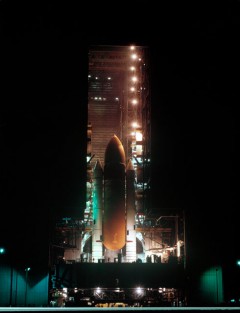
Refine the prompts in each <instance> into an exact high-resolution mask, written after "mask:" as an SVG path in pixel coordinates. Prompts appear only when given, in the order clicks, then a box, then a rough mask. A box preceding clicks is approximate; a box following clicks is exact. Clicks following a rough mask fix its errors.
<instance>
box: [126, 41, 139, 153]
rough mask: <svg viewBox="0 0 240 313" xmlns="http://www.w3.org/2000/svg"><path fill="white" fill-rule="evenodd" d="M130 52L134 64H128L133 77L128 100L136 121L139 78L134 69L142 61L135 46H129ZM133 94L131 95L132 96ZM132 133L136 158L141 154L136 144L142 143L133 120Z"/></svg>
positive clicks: (137, 124) (133, 150)
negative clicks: (133, 109)
mask: <svg viewBox="0 0 240 313" xmlns="http://www.w3.org/2000/svg"><path fill="white" fill-rule="evenodd" d="M130 50H131V52H132V53H131V55H130V58H131V60H132V62H134V63H133V64H130V67H129V69H130V71H131V72H132V73H133V76H131V79H130V86H129V90H130V92H131V93H130V99H129V103H130V104H131V105H132V106H133V107H135V110H136V111H135V117H134V118H135V119H137V107H136V106H137V105H138V103H139V99H138V98H137V97H136V93H137V83H138V81H139V78H138V77H137V75H136V71H137V70H136V69H137V64H136V62H137V61H141V60H142V59H141V58H139V57H138V55H137V53H136V52H135V50H136V47H135V46H130ZM132 93H133V95H132ZM131 126H132V128H133V131H132V132H131V136H132V139H133V145H132V153H133V156H135V157H136V156H138V155H141V154H142V144H137V143H138V142H141V141H142V132H141V130H140V129H139V128H140V125H139V123H138V122H137V121H136V120H135V121H133V122H132V124H131Z"/></svg>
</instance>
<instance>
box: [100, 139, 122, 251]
mask: <svg viewBox="0 0 240 313" xmlns="http://www.w3.org/2000/svg"><path fill="white" fill-rule="evenodd" d="M125 243H126V217H125V152H124V148H123V145H122V143H121V141H120V140H119V139H118V137H117V136H116V135H114V136H113V137H112V138H111V140H110V141H109V143H108V145H107V148H106V151H105V165H104V216H103V244H104V246H105V248H107V249H109V250H113V251H115V250H119V249H121V248H123V246H124V245H125Z"/></svg>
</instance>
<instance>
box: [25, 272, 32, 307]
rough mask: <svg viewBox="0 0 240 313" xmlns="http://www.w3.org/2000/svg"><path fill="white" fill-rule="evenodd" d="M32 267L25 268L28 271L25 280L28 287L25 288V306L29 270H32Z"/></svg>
mask: <svg viewBox="0 0 240 313" xmlns="http://www.w3.org/2000/svg"><path fill="white" fill-rule="evenodd" d="M30 269H31V268H30V267H27V268H25V272H26V277H25V282H26V288H25V306H27V287H28V272H29V271H30Z"/></svg>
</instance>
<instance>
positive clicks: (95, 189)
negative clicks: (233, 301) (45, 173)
mask: <svg viewBox="0 0 240 313" xmlns="http://www.w3.org/2000/svg"><path fill="white" fill-rule="evenodd" d="M88 57H89V71H88V124H87V130H86V133H87V134H86V135H87V147H86V169H87V173H86V191H87V192H86V208H85V211H84V217H83V219H75V218H72V217H71V216H67V217H65V218H63V219H61V220H59V221H58V222H57V224H56V232H55V238H54V243H53V244H52V247H55V248H54V249H53V252H52V254H51V255H52V259H51V263H52V264H53V265H54V266H53V273H54V274H53V275H52V289H53V290H55V289H56V288H57V289H59V290H62V292H63V288H70V290H71V291H73V289H74V288H75V287H76V288H77V289H76V293H79V292H80V293H81V292H82V298H84V297H87V298H88V297H90V298H91V297H94V299H95V302H96V300H97V299H98V300H99V301H97V302H98V303H104V301H105V300H106V298H108V299H110V298H111V299H113V298H114V297H115V296H117V295H118V296H119V295H120V293H117V292H118V289H116V288H123V289H121V290H122V291H121V295H122V296H123V297H124V298H125V301H126V299H127V298H128V299H129V301H128V302H129V303H132V300H133V299H135V298H136V297H137V298H138V299H142V300H143V299H145V300H146V299H147V298H149V300H148V301H152V300H151V299H150V298H151V296H150V294H152V297H153V295H154V294H155V295H157V296H156V297H155V302H157V301H160V302H161V301H163V302H164V301H165V300H166V299H168V300H167V303H170V302H171V303H173V302H177V303H179V301H180V300H179V299H180V298H181V301H182V300H183V298H184V295H183V293H182V290H183V288H182V286H183V284H184V275H183V273H184V266H185V260H186V244H185V218H184V214H183V211H182V210H179V209H162V208H160V209H159V210H152V209H151V171H152V169H151V92H150V79H151V77H150V62H149V57H150V52H149V49H148V47H144V46H91V47H90V48H89V56H88ZM106 151H108V153H107V152H106ZM109 151H110V152H109ZM116 151H117V152H116ZM111 153H113V158H112V156H111ZM108 154H110V159H111V158H112V160H113V162H114V157H115V158H117V159H118V158H119V159H120V163H121V162H122V163H125V164H124V170H123V171H125V179H126V180H124V182H123V185H124V188H125V189H124V190H125V194H124V201H125V226H124V227H125V238H124V240H125V244H123V245H122V246H121V247H120V246H117V248H116V249H115V250H114V249H112V250H113V251H112V250H111V247H110V249H109V248H108V247H109V245H107V243H106V229H107V228H108V226H107V227H105V235H104V233H103V229H102V225H103V224H104V223H103V220H104V217H105V220H106V211H107V207H111V198H113V197H114V196H113V195H115V196H116V195H118V192H117V191H116V192H115V191H114V192H115V193H114V192H112V190H111V188H110V194H111V196H110V200H109V195H108V194H107V192H106V187H105V185H107V183H106V182H105V180H106V176H107V175H106V172H107V167H106V166H107V164H106V163H107V161H106V159H108V160H109V157H108V156H106V155H108ZM112 160H111V162H112ZM111 162H110V163H111ZM108 173H109V171H108ZM127 173H128V174H127ZM108 175H109V174H108ZM110 176H111V170H110ZM99 177H100V178H99ZM115 178H116V177H115ZM115 178H114V179H115ZM118 180H119V178H117V179H115V182H111V184H112V185H114V184H115V185H116V182H117V186H118V187H117V188H121V186H123V185H121V184H120V185H119V184H118ZM103 181H104V183H103ZM108 184H109V181H108ZM111 184H110V185H111ZM112 185H111V186H112ZM103 186H104V188H103ZM102 188H103V189H102ZM133 193H134V196H133ZM129 195H130V196H129ZM116 197H117V199H118V200H119V197H118V196H116ZM99 198H100V200H99ZM102 198H103V199H102ZM96 199H97V200H96ZM106 199H108V200H109V201H110V202H109V204H108V206H107V205H106ZM129 199H130V200H129ZM96 201H97V203H96ZM121 201H122V200H121ZM128 201H130V202H128ZM114 205H115V206H116V203H115V204H114ZM114 205H113V206H114ZM133 212H134V214H133ZM156 212H158V213H156ZM112 222H113V219H112V220H111V219H110V223H109V228H110V227H111V223H112ZM104 236H105V238H104ZM104 240H105V241H104ZM143 264H144V265H145V267H144V268H143V267H141V266H142V265H143ZM120 265H121V266H123V265H124V266H125V267H124V273H129V275H127V276H126V274H123V273H122V272H121V271H122V269H121V267H119V266H120ZM94 266H95V267H96V266H97V267H98V270H97V272H96V268H95V267H94ZM106 266H107V267H106ZM139 266H140V267H141V268H139ZM80 267H81V270H80ZM100 267H101V268H100ZM153 267H154V268H153ZM106 268H107V269H106ZM136 270H138V273H136ZM101 271H103V272H105V273H107V272H108V271H109V273H108V275H110V276H111V275H112V274H113V273H114V274H113V277H109V278H111V279H114V280H113V281H111V279H110V280H108V279H106V277H103V276H101V275H100V274H99V273H100V272H101ZM163 272H164V273H165V274H164V275H163ZM87 273H88V274H87ZM93 273H95V274H93ZM121 273H122V279H121V280H120V282H121V285H118V284H117V285H116V282H115V281H118V280H119V276H121ZM79 275H80V276H81V279H80V278H79ZM172 276H173V277H174V279H173V278H172ZM130 277H131V278H132V280H131V279H130ZM123 280H124V281H123ZM139 281H140V282H142V287H141V286H140V287H139V288H140V289H139V290H140V291H141V292H140V291H139V293H137V294H136V292H135V291H133V290H135V289H134V288H135V287H133V284H136V283H137V282H139ZM96 282H99V284H100V285H102V288H103V287H104V282H106V286H105V287H104V288H105V289H104V292H103V289H101V292H100V291H99V292H97V291H96V290H97V289H96V286H95V284H96ZM144 282H145V283H144ZM144 286H145V287H144ZM129 288H130V289H129ZM131 288H133V289H131ZM141 288H143V289H141ZM111 290H112V292H111ZM131 290H132V291H133V292H131ZM151 291H152V293H151ZM131 294H132V297H131V296H129V295H131ZM160 294H161V295H160ZM83 295H84V296H83ZM94 295H95V296H94ZM159 295H160V296H159ZM101 297H103V298H101ZM159 297H160V298H159ZM80 298H81V297H80ZM153 298H154V297H153ZM157 299H158V300H157ZM164 299H165V300H164ZM100 300H101V301H100ZM121 300H123V299H121ZM145 300H144V301H145ZM109 301H110V300H109Z"/></svg>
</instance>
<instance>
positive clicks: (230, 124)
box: [0, 1, 240, 262]
mask: <svg viewBox="0 0 240 313" xmlns="http://www.w3.org/2000/svg"><path fill="white" fill-rule="evenodd" d="M95 5H96V6H95V7H94V6H93V5H91V7H90V8H86V7H84V6H82V7H77V5H75V6H74V5H73V4H72V5H71V4H67V3H65V4H53V2H51V1H48V3H47V4H43V3H42V2H39V3H38V2H34V4H33V3H32V4H26V3H22V2H21V3H17V4H16V3H14V2H11V1H1V2H0V19H1V109H0V112H1V113H0V119H1V120H0V126H1V128H0V132H1V133H0V136H1V137H0V138H1V139H0V140H1V208H2V210H1V212H2V214H3V212H5V213H4V214H5V215H2V219H1V220H2V223H1V232H0V234H1V238H0V239H1V240H0V242H2V243H3V244H7V245H9V248H10V249H13V248H12V247H13V246H14V249H16V250H17V251H19V245H20V244H22V245H23V246H24V251H25V252H26V253H29V252H27V251H29V247H31V249H30V250H31V251H32V252H31V253H32V254H31V255H32V256H33V257H35V256H36V255H38V251H37V249H36V248H34V246H35V244H34V242H35V240H37V241H39V238H40V237H41V236H42V235H43V238H44V239H45V241H44V240H42V241H41V242H43V243H42V246H44V247H45V242H46V240H47V237H48V231H49V230H48V228H49V219H50V217H51V216H52V213H54V214H55V213H56V214H58V213H60V212H63V211H66V210H71V212H73V213H74V214H76V210H77V208H79V207H80V206H81V199H82V197H83V196H84V184H83V181H84V180H83V178H84V177H85V163H84V154H83V151H85V150H84V149H85V140H86V138H85V127H86V121H87V49H88V45H89V44H113V45H114V44H117V45H119V44H120V45H121V44H123V45H125V44H127V45H128V44H132V43H135V44H137V45H146V46H148V47H149V49H150V67H151V94H152V95H151V97H152V164H153V180H152V190H153V196H152V206H153V207H154V208H173V207H174V208H175V207H178V208H183V209H185V210H186V212H187V222H188V239H189V247H190V249H189V254H190V256H191V257H192V258H199V257H201V256H202V253H203V252H204V251H207V252H208V256H209V258H212V259H213V261H216V262H218V261H219V260H220V261H223V262H228V261H229V262H232V261H233V260H234V258H236V257H238V256H240V250H239V248H236V247H237V246H238V238H239V235H238V218H237V216H238V209H239V205H238V197H237V196H238V190H239V182H238V181H239V180H238V176H239V165H238V159H239V153H238V152H237V145H238V144H237V143H238V141H237V139H238V106H239V55H240V54H239V48H238V41H239V34H240V33H239V30H240V29H239V27H240V15H239V13H240V3H239V1H228V2H219V1H216V2H210V1H208V2H206V3H203V2H194V4H191V5H190V4H189V3H185V4H182V3H179V2H176V3H175V2H169V3H168V4H161V5H160V7H158V6H156V4H149V3H147V2H145V1H142V2H141V1H136V2H132V4H131V6H130V5H129V4H124V3H121V7H120V4H119V7H115V5H113V4H112V5H111V6H110V12H111V14H109V13H107V12H106V5H103V4H102V2H101V3H100V2H99V3H98V4H95ZM84 18H86V20H84ZM29 233H31V235H30V237H29ZM39 234H41V236H39ZM10 238H11V239H10ZM29 238H31V239H29ZM9 242H10V243H11V244H10V243H9ZM223 247H225V248H227V250H228V253H227V256H226V254H225V253H224V254H223V252H222V251H223ZM36 258H37V257H36Z"/></svg>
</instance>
